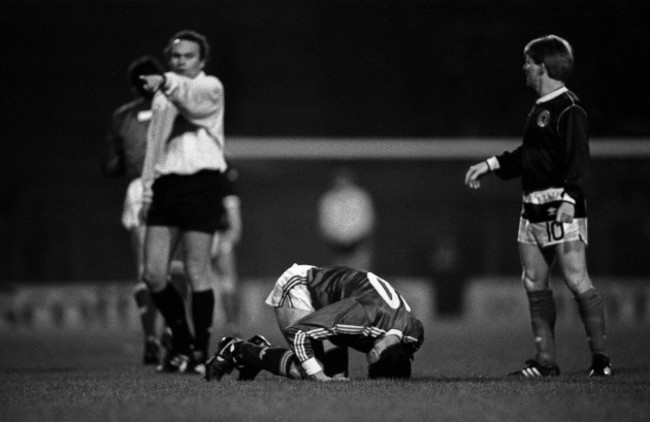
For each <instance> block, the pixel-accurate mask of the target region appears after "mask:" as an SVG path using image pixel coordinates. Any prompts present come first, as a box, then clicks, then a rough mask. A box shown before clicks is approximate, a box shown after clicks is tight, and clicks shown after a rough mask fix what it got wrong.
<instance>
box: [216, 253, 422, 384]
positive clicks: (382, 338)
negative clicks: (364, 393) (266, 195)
mask: <svg viewBox="0 0 650 422" xmlns="http://www.w3.org/2000/svg"><path fill="white" fill-rule="evenodd" d="M306 295H308V297H307V296H306ZM296 298H299V300H307V301H309V302H310V303H311V304H312V306H313V309H314V310H313V311H312V312H310V313H308V314H305V316H303V317H302V318H300V319H299V320H298V321H296V322H294V323H292V324H290V325H289V326H288V327H286V328H285V330H284V334H285V337H286V339H287V341H288V342H289V345H290V349H286V348H281V347H273V346H271V345H270V344H269V343H268V342H267V341H266V340H265V339H264V338H263V337H262V336H259V335H258V336H255V337H253V338H252V339H251V340H249V341H242V340H241V339H238V338H231V337H226V338H224V339H222V340H221V342H220V343H219V346H218V349H217V353H216V354H215V355H214V356H213V358H212V359H211V360H210V361H209V365H208V368H207V371H206V378H207V379H208V380H209V379H211V378H216V379H220V378H221V377H222V376H223V375H225V374H227V373H229V372H230V371H232V370H233V369H234V368H238V369H239V371H240V379H243V380H247V379H252V378H254V377H255V375H256V374H257V373H258V372H259V371H260V370H262V369H266V370H268V371H270V372H271V373H273V374H276V375H283V376H286V377H289V378H293V379H298V378H308V379H313V380H318V381H327V380H331V379H342V378H343V377H341V376H340V375H337V374H328V369H327V368H326V367H324V365H322V362H321V361H320V360H319V359H318V350H319V345H320V343H322V341H324V340H329V341H331V342H332V343H334V344H336V345H338V346H343V347H350V348H352V349H354V350H357V351H359V352H362V353H365V354H366V357H367V360H368V363H369V367H368V375H369V377H371V378H379V377H390V378H409V377H410V375H411V360H412V359H413V356H414V353H415V352H416V351H417V350H418V349H419V348H420V346H421V345H422V342H423V341H424V329H423V327H422V323H421V322H420V321H419V320H418V319H417V318H415V316H414V315H413V313H412V312H411V309H410V307H409V305H408V303H406V301H405V300H404V298H403V297H402V296H401V295H400V294H399V293H397V292H396V291H395V289H394V288H393V287H392V286H391V285H390V284H389V283H388V282H386V281H385V280H383V279H381V278H379V277H377V276H376V275H375V274H373V273H371V272H365V271H361V270H356V269H351V268H347V267H325V268H319V267H314V266H309V265H294V266H293V267H291V268H290V269H288V270H287V271H286V272H285V273H284V274H283V275H282V277H280V278H279V279H278V282H277V283H276V285H275V288H274V290H273V292H271V294H270V295H269V299H267V303H273V304H277V305H278V306H280V307H281V306H283V305H284V304H285V303H286V302H294V301H295V299H296Z"/></svg>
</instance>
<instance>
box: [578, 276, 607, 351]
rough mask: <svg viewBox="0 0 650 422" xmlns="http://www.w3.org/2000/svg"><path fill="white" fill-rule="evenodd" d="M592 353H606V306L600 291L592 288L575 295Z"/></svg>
mask: <svg viewBox="0 0 650 422" xmlns="http://www.w3.org/2000/svg"><path fill="white" fill-rule="evenodd" d="M575 299H576V302H578V311H579V312H580V318H582V323H583V324H584V326H585V331H586V333H587V337H588V338H589V349H590V350H591V353H602V354H605V307H604V306H603V300H602V298H601V297H600V293H598V290H596V289H595V288H591V289H589V290H587V291H586V292H584V293H581V294H578V295H576V296H575Z"/></svg>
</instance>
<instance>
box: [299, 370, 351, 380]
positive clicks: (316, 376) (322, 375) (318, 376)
mask: <svg viewBox="0 0 650 422" xmlns="http://www.w3.org/2000/svg"><path fill="white" fill-rule="evenodd" d="M308 378H309V379H310V380H312V381H324V382H329V381H349V379H348V378H345V377H341V376H336V377H328V376H327V375H325V372H323V371H318V372H316V373H315V374H312V375H309V376H308Z"/></svg>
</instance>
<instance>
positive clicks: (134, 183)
mask: <svg viewBox="0 0 650 422" xmlns="http://www.w3.org/2000/svg"><path fill="white" fill-rule="evenodd" d="M162 69H163V67H162V65H161V64H160V63H159V62H158V61H157V60H156V59H155V58H153V57H151V56H142V57H139V58H138V59H136V60H134V61H133V62H132V63H131V64H130V65H129V68H128V71H127V77H128V82H129V86H130V87H131V90H132V92H133V95H134V97H135V98H134V99H133V100H132V101H130V102H128V103H126V104H124V105H122V106H121V107H119V108H118V109H117V110H116V111H115V112H114V113H113V116H112V119H111V126H110V130H109V131H108V135H107V139H108V144H109V152H108V155H107V157H106V159H105V161H104V163H103V166H102V172H103V173H104V175H106V176H122V175H124V176H125V177H126V179H127V181H128V182H129V187H128V189H127V192H126V197H125V199H124V208H123V211H122V225H123V226H124V228H125V229H126V230H128V231H129V235H130V237H131V244H132V246H133V253H134V256H135V261H136V266H137V278H138V280H140V277H141V272H142V244H143V241H144V231H145V227H144V225H143V224H141V222H140V220H139V216H138V215H139V213H140V208H141V206H142V181H141V180H140V174H141V173H142V164H143V162H144V155H145V149H146V146H147V130H148V129H149V121H150V120H151V101H152V99H153V94H152V93H151V92H148V91H146V90H145V89H144V87H143V83H142V80H140V76H142V75H149V74H152V73H161V72H162ZM183 284H184V283H183ZM175 285H177V286H179V285H181V283H178V282H175ZM134 290H135V291H134V298H135V302H136V305H137V307H138V311H139V313H140V320H141V323H142V330H143V333H144V340H145V342H144V343H145V345H144V356H143V363H144V364H146V365H149V364H156V365H157V364H159V363H160V358H161V356H160V355H161V351H162V349H161V347H162V346H161V341H160V335H159V333H158V328H157V325H158V321H157V320H158V311H157V310H156V306H155V305H154V304H153V302H152V300H151V296H150V294H149V289H148V288H147V286H146V284H145V283H144V282H142V281H139V282H138V283H137V284H136V286H135V289H134Z"/></svg>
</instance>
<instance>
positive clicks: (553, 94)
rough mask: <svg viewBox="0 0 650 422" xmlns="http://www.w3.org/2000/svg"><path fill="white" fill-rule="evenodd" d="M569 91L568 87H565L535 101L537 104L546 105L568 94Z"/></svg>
mask: <svg viewBox="0 0 650 422" xmlns="http://www.w3.org/2000/svg"><path fill="white" fill-rule="evenodd" d="M568 90H569V89H568V88H567V87H566V86H563V87H562V88H558V89H556V90H555V91H552V92H549V93H548V94H546V95H544V96H543V97H539V98H538V99H537V101H535V104H540V103H545V102H546V101H550V100H552V99H553V98H555V97H557V96H559V95H562V94H564V93H565V92H567V91H568Z"/></svg>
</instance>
